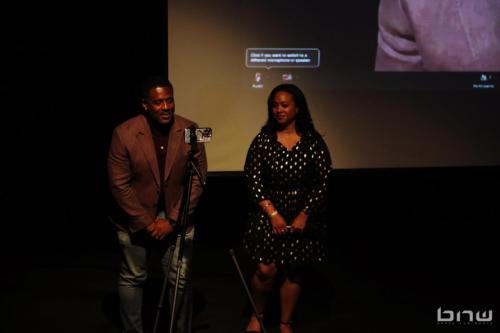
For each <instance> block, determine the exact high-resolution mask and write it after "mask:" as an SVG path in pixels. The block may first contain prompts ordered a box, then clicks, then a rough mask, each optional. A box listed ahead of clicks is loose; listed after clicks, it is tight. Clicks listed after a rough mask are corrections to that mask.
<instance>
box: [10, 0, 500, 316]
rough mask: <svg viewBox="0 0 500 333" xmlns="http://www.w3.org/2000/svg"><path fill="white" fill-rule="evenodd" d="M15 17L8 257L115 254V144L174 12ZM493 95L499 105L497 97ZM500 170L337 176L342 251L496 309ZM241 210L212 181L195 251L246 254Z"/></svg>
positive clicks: (237, 179) (25, 9) (73, 7)
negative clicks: (110, 167)
mask: <svg viewBox="0 0 500 333" xmlns="http://www.w3.org/2000/svg"><path fill="white" fill-rule="evenodd" d="M17 6H18V8H16V9H14V10H12V12H10V13H8V15H10V16H11V17H10V18H11V20H9V22H11V23H10V25H9V26H7V27H5V28H4V29H3V35H4V36H5V38H3V41H2V44H3V47H2V49H4V52H3V54H2V67H3V68H4V74H2V78H1V80H2V81H1V91H2V101H3V112H2V113H1V119H2V129H3V130H2V136H3V140H2V141H1V142H2V147H1V149H2V166H3V168H2V169H3V170H4V178H3V179H2V191H1V193H2V194H1V202H2V206H3V207H2V211H1V214H2V217H1V220H2V226H3V230H2V235H3V238H4V242H2V246H5V247H6V248H9V249H11V250H9V256H11V255H12V254H14V256H11V259H12V258H14V260H15V258H17V257H16V255H18V254H19V253H22V252H23V251H24V250H25V251H26V252H27V253H28V252H29V251H32V250H36V249H41V248H54V249H59V250H61V251H67V250H71V249H75V248H80V247H93V248H102V249H103V250H106V249H110V248H113V247H114V246H115V239H114V235H113V231H112V228H111V226H110V224H109V223H108V221H107V211H108V203H109V201H108V200H109V193H108V190H107V184H106V173H105V162H106V153H107V149H108V144H109V139H110V135H111V130H112V128H113V127H114V126H115V125H116V124H118V123H119V122H121V121H122V120H124V119H126V118H128V117H130V116H131V115H134V114H135V112H136V111H137V110H138V106H139V96H138V93H137V91H138V87H139V83H140V81H141V79H142V78H143V77H144V76H146V75H149V74H158V73H166V72H167V68H166V64H167V62H166V59H167V50H166V44H165V40H166V15H165V13H166V3H165V1H149V2H143V3H137V2H136V3H133V4H128V3H126V2H121V1H120V2H118V1H110V2H99V3H93V2H85V3H80V4H74V3H72V4H63V5H60V4H58V5H57V6H55V5H50V4H45V3H44V4H40V3H38V4H30V5H27V4H22V5H21V4H20V5H17ZM406 94H408V93H406ZM431 97H432V96H427V98H431ZM465 98H466V97H465ZM474 98H476V97H474ZM488 98H489V101H490V102H489V103H491V105H490V106H491V107H497V106H498V103H497V102H498V96H491V95H489V97H488ZM434 102H435V103H439V99H438V98H437V96H436V98H435V99H434ZM464 104H465V105H469V104H468V102H467V99H466V100H465V101H464V99H457V102H456V105H455V106H456V107H457V108H460V107H462V106H463V105H464ZM447 105H449V104H447ZM450 107H452V106H450ZM453 107H454V106H453ZM497 109H498V107H497ZM497 119H498V118H497ZM479 148H480V147H479ZM242 149H243V148H242ZM332 153H333V156H335V152H332ZM499 171H500V170H499V168H498V167H491V166H490V167H481V166H477V167H456V168H454V167H450V168H401V169H357V170H336V171H335V172H334V175H333V178H332V184H331V185H332V186H331V189H332V190H331V193H330V208H331V209H330V212H331V221H330V222H331V224H330V230H329V233H330V240H331V248H332V251H333V253H334V254H335V255H337V256H340V257H341V258H343V259H342V260H344V263H345V264H346V265H348V266H350V267H351V268H352V269H354V271H356V272H358V273H359V274H367V272H371V274H373V275H374V277H375V278H380V279H394V282H395V283H405V281H409V280H408V279H409V278H410V277H412V279H413V280H411V281H413V282H412V283H418V282H415V281H419V280H420V281H422V279H423V280H428V279H429V280H430V279H438V280H439V281H441V280H442V282H443V284H442V288H444V289H445V290H447V291H448V293H447V296H448V297H449V298H447V300H448V301H449V300H452V299H453V298H452V295H453V294H454V293H455V292H456V291H457V290H462V291H463V292H465V293H467V294H470V297H469V298H468V299H469V300H470V299H472V297H473V296H472V295H477V298H475V299H474V301H475V302H476V304H478V305H480V306H482V307H483V308H484V307H488V306H490V304H492V303H494V302H496V301H497V300H498V298H497V297H495V296H494V295H498V279H496V276H497V275H495V273H494V266H495V265H496V262H497V261H498V257H497V253H498V251H497V250H498V245H496V244H497V236H498V221H499V217H500V212H499V202H500V190H499V188H500V187H499V185H500V184H499V175H500V172H499ZM245 212H246V201H245V190H244V181H243V178H242V176H241V174H239V173H230V174H229V173H226V174H224V173H221V174H211V175H210V177H209V180H208V189H207V192H206V195H205V196H204V198H203V200H202V202H201V203H200V207H199V209H198V212H197V214H198V215H199V217H198V220H199V221H201V222H202V223H200V224H199V232H198V240H199V242H201V243H205V244H213V246H214V247H220V248H229V247H232V246H237V245H238V244H239V241H240V238H241V232H242V230H243V224H244V219H245ZM12 245H14V246H15V247H14V248H12V247H10V246H12ZM12 249H13V250H12ZM457 302H460V300H457Z"/></svg>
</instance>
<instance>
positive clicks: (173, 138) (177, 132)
mask: <svg viewBox="0 0 500 333" xmlns="http://www.w3.org/2000/svg"><path fill="white" fill-rule="evenodd" d="M174 117H175V116H174ZM177 123H178V122H176V121H175V120H174V123H173V125H172V128H171V129H170V133H169V135H168V149H167V159H166V160H165V175H164V177H165V178H164V179H167V178H168V175H169V174H170V171H172V166H173V165H174V162H175V158H176V156H177V151H178V150H179V148H180V147H181V145H182V144H183V143H184V140H183V139H184V134H183V133H182V132H183V131H184V129H183V128H182V127H180V126H179V125H178V124H177Z"/></svg>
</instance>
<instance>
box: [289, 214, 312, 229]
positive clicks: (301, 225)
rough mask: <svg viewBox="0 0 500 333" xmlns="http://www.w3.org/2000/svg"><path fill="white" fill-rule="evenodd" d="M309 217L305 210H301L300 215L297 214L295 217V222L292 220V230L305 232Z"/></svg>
mask: <svg viewBox="0 0 500 333" xmlns="http://www.w3.org/2000/svg"><path fill="white" fill-rule="evenodd" d="M307 219H308V216H307V214H306V213H304V212H303V211H301V212H300V213H299V215H297V216H296V217H295V218H294V219H293V222H292V228H291V230H290V232H292V233H294V232H297V233H299V232H303V231H304V229H305V228H306V225H307Z"/></svg>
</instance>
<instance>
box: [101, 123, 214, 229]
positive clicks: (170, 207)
mask: <svg viewBox="0 0 500 333" xmlns="http://www.w3.org/2000/svg"><path fill="white" fill-rule="evenodd" d="M190 126H195V127H197V125H196V123H194V122H192V121H190V120H188V119H186V118H183V117H181V116H178V115H175V116H174V122H173V124H172V128H171V129H170V134H169V138H168V150H167V156H166V161H165V173H164V179H160V171H159V168H158V161H157V157H156V151H155V146H154V142H153V137H152V134H151V130H150V127H149V125H148V122H147V119H146V117H145V116H144V115H138V116H136V117H134V118H131V119H129V120H127V121H125V122H123V123H122V124H120V125H118V126H117V127H116V128H115V130H114V131H113V136H112V139H111V146H110V149H109V154H108V177H109V183H110V187H111V193H112V195H113V197H114V199H115V201H116V202H117V203H118V206H119V207H120V208H121V210H122V211H123V212H125V215H126V216H127V218H126V221H123V220H120V221H115V223H117V224H118V225H119V226H121V227H124V228H125V229H127V230H129V231H130V232H137V231H139V230H142V229H144V228H145V227H146V226H147V225H149V224H150V223H152V222H153V221H154V220H155V218H156V206H157V202H158V198H159V194H160V186H163V189H164V193H165V208H166V209H165V210H166V214H167V217H168V218H170V219H171V220H173V221H177V220H178V218H179V210H180V209H181V207H180V205H181V201H182V193H183V190H184V174H185V171H186V168H187V162H188V155H189V151H190V149H191V146H190V144H187V143H185V141H184V129H185V128H188V127H190ZM194 158H195V160H196V161H197V168H198V170H199V171H200V173H201V175H202V177H203V178H204V179H205V177H206V174H207V159H206V155H205V147H204V145H203V144H198V145H197V151H196V152H195V154H194ZM201 193H202V186H201V182H200V179H199V178H198V176H196V175H195V176H193V182H192V189H191V198H190V202H189V214H191V213H192V212H193V210H194V208H195V206H196V204H197V203H198V200H199V198H200V196H201Z"/></svg>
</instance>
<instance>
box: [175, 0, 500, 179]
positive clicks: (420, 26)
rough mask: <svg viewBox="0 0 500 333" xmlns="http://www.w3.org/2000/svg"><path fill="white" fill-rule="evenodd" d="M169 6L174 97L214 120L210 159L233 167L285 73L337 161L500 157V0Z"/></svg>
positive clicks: (182, 107) (486, 160)
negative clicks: (499, 102) (463, 99)
mask: <svg viewBox="0 0 500 333" xmlns="http://www.w3.org/2000/svg"><path fill="white" fill-rule="evenodd" d="M168 15H169V17H168V69H169V76H170V78H171V79H172V81H173V82H174V84H175V86H176V106H177V107H178V110H179V113H182V114H183V115H185V116H186V117H188V118H192V119H196V120H197V122H198V123H199V124H200V126H201V127H211V128H213V131H214V132H213V139H212V142H211V143H210V144H207V152H208V153H209V170H210V171H239V170H241V168H242V166H243V164H244V161H245V153H246V150H245V149H242V147H248V145H249V144H250V142H251V140H252V139H253V137H254V136H255V134H256V133H257V132H258V131H259V129H260V128H261V126H262V125H263V124H264V122H265V121H266V116H267V112H266V99H267V97H268V94H269V92H270V91H271V89H273V88H274V87H275V86H277V85H278V84H282V83H292V84H296V85H297V86H299V87H300V88H301V89H302V90H303V91H304V92H305V94H306V96H307V99H308V103H309V105H310V108H311V110H312V113H313V117H314V121H315V124H316V126H317V129H318V131H319V132H320V133H321V134H322V135H323V137H324V139H325V141H326V143H327V145H328V146H329V147H330V149H332V150H333V151H335V161H336V167H340V168H375V167H376V168H379V167H427V166H450V165H453V166H458V165H490V164H497V163H498V161H497V158H496V156H497V155H498V154H497V153H496V152H497V151H498V144H497V142H500V141H499V140H498V135H497V133H498V130H497V129H496V128H489V127H488V124H490V123H491V124H493V123H495V120H494V119H496V118H495V117H496V114H497V112H494V111H493V108H491V105H496V98H497V97H496V96H497V95H498V93H499V84H500V83H499V80H500V36H499V34H500V28H499V27H500V1H498V0H439V1H436V0H380V1H376V0H370V1H368V0H362V1H359V0H358V1H355V0H354V1H347V0H343V1H326V0H322V1H320V0H307V1H306V0H287V1H283V0H253V1H231V0H220V1H209V0H193V1H182V0H169V1H168ZM406 92H408V93H406ZM456 96H467V97H468V98H469V99H468V101H467V103H461V104H460V105H457V102H456V98H455V97H456ZM436 101H439V103H435V102H436ZM457 106H458V107H457ZM200 108H201V109H200ZM478 110H481V112H477V111H478ZM490 111H491V113H490ZM389 119H390V121H387V120H389ZM450 124H451V125H452V126H450ZM476 131H477V132H481V133H479V134H477V135H476V134H475V133H476ZM422 133H426V135H425V136H422ZM431 142H432V144H429V143H431ZM467 147H469V148H470V149H467ZM476 147H481V149H474V148H476Z"/></svg>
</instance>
